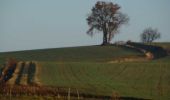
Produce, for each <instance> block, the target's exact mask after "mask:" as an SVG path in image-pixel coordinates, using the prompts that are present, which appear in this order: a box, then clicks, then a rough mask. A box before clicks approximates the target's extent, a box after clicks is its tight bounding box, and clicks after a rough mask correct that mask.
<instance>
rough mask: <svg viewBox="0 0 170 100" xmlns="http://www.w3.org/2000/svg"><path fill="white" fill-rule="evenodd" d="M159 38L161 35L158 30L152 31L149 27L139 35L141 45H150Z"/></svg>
mask: <svg viewBox="0 0 170 100" xmlns="http://www.w3.org/2000/svg"><path fill="white" fill-rule="evenodd" d="M160 37H161V33H160V32H158V29H152V28H151V27H149V28H146V29H145V30H144V31H143V32H142V34H141V41H142V42H143V43H151V42H153V41H154V40H156V39H159V38H160Z"/></svg>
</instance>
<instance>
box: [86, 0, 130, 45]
mask: <svg viewBox="0 0 170 100" xmlns="http://www.w3.org/2000/svg"><path fill="white" fill-rule="evenodd" d="M119 9H120V6H119V5H118V4H114V3H112V2H104V1H98V2H97V3H96V4H95V6H94V7H93V8H92V10H91V11H92V12H91V13H90V14H89V15H88V18H87V19H86V20H87V23H88V25H89V27H90V28H89V30H88V31H87V34H89V35H91V36H93V34H94V33H95V32H96V30H97V31H99V32H103V45H106V44H109V43H110V41H111V40H112V38H113V37H114V35H115V34H116V33H118V32H119V30H118V29H119V28H120V26H121V25H123V24H126V23H128V21H129V18H128V17H127V15H125V14H123V13H121V12H120V11H119Z"/></svg>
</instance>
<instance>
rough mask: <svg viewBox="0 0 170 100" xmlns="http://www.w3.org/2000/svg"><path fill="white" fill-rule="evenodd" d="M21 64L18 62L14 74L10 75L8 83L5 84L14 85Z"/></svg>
mask: <svg viewBox="0 0 170 100" xmlns="http://www.w3.org/2000/svg"><path fill="white" fill-rule="evenodd" d="M21 63H22V62H18V64H17V66H16V68H15V71H14V73H13V74H12V78H10V79H9V80H8V81H7V84H9V85H15V81H16V79H17V77H18V75H19V72H20V69H21Z"/></svg>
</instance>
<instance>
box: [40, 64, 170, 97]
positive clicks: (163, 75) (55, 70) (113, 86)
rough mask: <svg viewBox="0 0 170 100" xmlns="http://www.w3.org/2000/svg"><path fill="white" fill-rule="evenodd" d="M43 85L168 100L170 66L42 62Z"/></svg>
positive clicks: (169, 92)
mask: <svg viewBox="0 0 170 100" xmlns="http://www.w3.org/2000/svg"><path fill="white" fill-rule="evenodd" d="M41 65H42V72H41V82H42V83H43V84H44V85H50V86H60V87H71V88H77V89H83V91H84V92H85V93H91V94H102V95H111V94H112V92H113V91H117V92H118V93H119V94H120V95H121V96H124V97H138V98H146V99H158V98H161V100H169V99H170V97H169V95H170V67H169V66H170V63H155V62H145V63H114V64H109V63H56V62H42V63H41Z"/></svg>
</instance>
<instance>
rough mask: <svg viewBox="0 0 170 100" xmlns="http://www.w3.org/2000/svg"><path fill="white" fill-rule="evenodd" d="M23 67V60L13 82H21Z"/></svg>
mask: <svg viewBox="0 0 170 100" xmlns="http://www.w3.org/2000/svg"><path fill="white" fill-rule="evenodd" d="M24 67H25V62H21V64H20V67H19V68H20V69H19V72H18V75H17V78H16V80H15V84H17V85H19V84H20V83H21V78H22V77H23V71H24Z"/></svg>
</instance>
